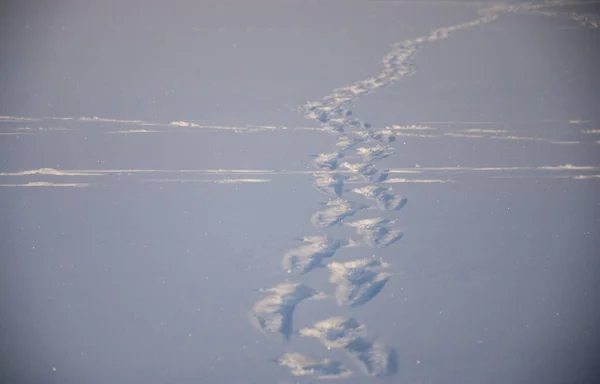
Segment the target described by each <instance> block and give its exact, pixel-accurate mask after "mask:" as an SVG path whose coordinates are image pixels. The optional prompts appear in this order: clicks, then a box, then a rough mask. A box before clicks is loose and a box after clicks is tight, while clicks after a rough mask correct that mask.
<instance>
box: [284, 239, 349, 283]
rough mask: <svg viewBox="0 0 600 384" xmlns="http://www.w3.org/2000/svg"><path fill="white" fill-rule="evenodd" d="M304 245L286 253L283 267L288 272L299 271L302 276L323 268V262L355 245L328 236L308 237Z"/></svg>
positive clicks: (345, 240)
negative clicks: (346, 247) (340, 249)
mask: <svg viewBox="0 0 600 384" xmlns="http://www.w3.org/2000/svg"><path fill="white" fill-rule="evenodd" d="M302 241H303V242H304V244H302V245H301V246H299V247H297V248H294V249H290V250H289V251H287V252H286V253H285V255H284V256H283V260H282V263H281V264H282V267H283V268H284V269H285V270H287V271H288V272H292V271H299V272H300V273H301V274H304V273H307V272H310V271H312V270H313V269H314V268H317V267H320V266H323V260H325V259H327V258H330V257H333V255H335V252H336V251H337V250H338V249H339V248H341V247H345V246H353V245H355V243H354V242H353V241H352V240H349V239H334V238H331V237H328V236H306V237H304V238H303V239H302Z"/></svg>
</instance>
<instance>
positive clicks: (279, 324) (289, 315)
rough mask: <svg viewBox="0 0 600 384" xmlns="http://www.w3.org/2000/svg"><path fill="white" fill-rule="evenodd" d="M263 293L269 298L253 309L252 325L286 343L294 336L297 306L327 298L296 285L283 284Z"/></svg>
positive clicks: (307, 287)
mask: <svg viewBox="0 0 600 384" xmlns="http://www.w3.org/2000/svg"><path fill="white" fill-rule="evenodd" d="M262 291H263V292H265V293H267V296H266V297H265V298H263V299H262V300H260V301H258V302H257V303H256V304H255V305H254V307H253V308H252V312H251V314H250V317H251V320H252V323H253V324H254V326H255V327H257V328H258V329H259V330H260V331H262V332H264V333H265V334H268V335H272V336H274V337H275V338H276V339H278V340H280V341H284V342H285V341H288V340H289V339H290V336H291V334H292V327H293V315H294V310H295V309H296V306H297V305H298V304H299V303H300V302H301V301H303V300H307V299H321V298H325V297H326V296H325V295H324V294H322V293H319V292H317V291H316V290H314V289H313V288H311V287H309V286H307V285H304V284H296V283H282V284H279V285H277V286H276V287H274V288H268V289H264V290H262Z"/></svg>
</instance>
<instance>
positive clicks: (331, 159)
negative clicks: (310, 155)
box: [313, 152, 344, 171]
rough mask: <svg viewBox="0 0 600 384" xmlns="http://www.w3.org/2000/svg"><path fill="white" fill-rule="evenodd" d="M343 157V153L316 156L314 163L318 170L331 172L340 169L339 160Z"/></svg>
mask: <svg viewBox="0 0 600 384" xmlns="http://www.w3.org/2000/svg"><path fill="white" fill-rule="evenodd" d="M343 156H344V155H343V154H342V153H341V152H334V153H321V154H318V155H314V157H315V160H314V161H313V162H314V164H315V166H316V167H317V168H319V169H323V170H328V171H331V170H334V169H336V168H337V167H338V163H339V160H340V159H341V158H342V157H343Z"/></svg>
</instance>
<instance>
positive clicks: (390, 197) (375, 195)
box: [352, 185, 408, 211]
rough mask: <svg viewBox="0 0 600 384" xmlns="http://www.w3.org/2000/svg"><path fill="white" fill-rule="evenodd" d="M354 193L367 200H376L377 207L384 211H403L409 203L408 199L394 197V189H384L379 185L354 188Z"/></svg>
mask: <svg viewBox="0 0 600 384" xmlns="http://www.w3.org/2000/svg"><path fill="white" fill-rule="evenodd" d="M352 192H354V193H357V194H359V195H363V196H364V197H366V198H367V199H371V200H375V202H376V203H377V207H378V208H379V209H381V210H384V211H392V210H398V209H402V208H403V207H404V206H405V205H406V203H407V202H408V200H407V199H406V197H403V196H397V195H394V194H393V193H392V188H384V187H380V186H377V185H367V186H365V187H362V188H354V189H353V190H352Z"/></svg>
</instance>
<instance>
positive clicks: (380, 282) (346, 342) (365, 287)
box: [250, 1, 576, 379]
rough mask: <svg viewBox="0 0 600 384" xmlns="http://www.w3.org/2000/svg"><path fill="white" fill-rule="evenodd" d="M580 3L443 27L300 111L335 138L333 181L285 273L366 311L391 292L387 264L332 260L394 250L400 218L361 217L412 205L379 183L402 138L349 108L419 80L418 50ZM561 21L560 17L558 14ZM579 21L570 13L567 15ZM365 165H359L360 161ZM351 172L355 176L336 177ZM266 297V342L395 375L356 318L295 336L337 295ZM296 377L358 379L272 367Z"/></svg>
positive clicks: (320, 368) (311, 368) (284, 286)
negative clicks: (319, 281) (298, 319)
mask: <svg viewBox="0 0 600 384" xmlns="http://www.w3.org/2000/svg"><path fill="white" fill-rule="evenodd" d="M573 4H576V3H573V2H571V3H567V2H556V1H554V2H551V3H542V4H540V3H536V4H533V3H522V4H516V5H506V4H496V5H492V6H490V7H488V8H485V9H481V10H479V11H478V15H479V17H478V18H477V19H475V20H473V21H470V22H466V23H462V24H458V25H454V26H450V27H444V28H438V29H436V30H434V31H432V32H431V33H430V34H429V35H428V36H422V37H418V38H416V39H413V40H405V41H402V42H399V43H395V44H393V45H392V49H391V51H390V52H389V53H388V54H387V55H385V57H384V58H383V67H384V69H383V71H382V72H381V73H380V74H378V75H377V76H375V77H371V78H368V79H366V80H362V81H358V82H356V83H354V84H351V85H348V86H345V87H342V88H338V89H335V90H334V91H333V93H332V94H331V95H328V96H326V97H324V98H323V99H322V100H321V101H316V102H309V103H306V104H305V105H303V106H301V107H300V108H299V111H300V112H301V113H303V114H304V116H305V117H306V118H307V119H311V120H316V121H318V122H319V123H320V124H321V126H322V127H323V128H324V129H325V130H327V131H329V132H331V133H332V134H336V135H337V136H338V137H337V142H336V144H335V148H334V150H333V151H332V152H331V153H324V154H319V155H315V156H314V160H313V162H314V165H315V167H316V168H317V169H318V170H326V171H334V172H333V173H331V172H329V173H315V174H314V182H313V186H314V188H316V189H317V190H318V191H320V192H322V193H323V194H325V195H327V196H328V197H329V199H328V200H327V201H325V202H322V203H321V207H320V208H319V209H318V210H317V211H316V212H315V213H314V214H313V215H312V216H311V218H310V220H311V223H312V225H313V227H314V228H315V229H316V230H319V231H320V234H316V235H311V236H305V237H303V238H302V240H301V244H300V245H298V246H297V247H295V248H293V249H290V250H289V251H287V252H286V253H285V254H284V255H283V259H282V268H283V269H284V270H287V271H288V272H289V273H290V274H292V275H296V276H299V275H303V274H307V273H310V272H311V271H313V270H314V269H315V268H319V267H326V268H327V269H328V272H329V274H330V277H329V282H330V283H331V284H332V285H333V286H334V293H333V297H334V298H335V302H336V303H337V305H338V306H348V307H351V308H354V307H359V306H362V305H365V304H367V303H368V302H369V301H371V300H373V299H374V298H375V297H376V296H377V295H378V294H379V293H380V292H381V291H382V290H383V288H384V286H385V285H386V283H387V281H388V280H389V278H390V277H391V276H393V275H394V274H393V273H390V272H388V271H387V269H388V267H389V265H388V263H386V262H385V261H383V260H381V259H379V258H375V257H372V258H363V259H358V260H353V261H348V262H336V261H333V260H332V259H333V257H334V256H335V254H336V253H337V252H339V251H340V250H342V249H344V248H346V247H371V248H384V247H388V246H390V245H392V244H394V243H396V242H397V241H398V240H400V239H401V238H402V235H403V233H402V231H401V230H399V229H395V228H394V224H395V221H396V220H390V219H385V218H382V217H377V215H376V214H375V215H374V216H375V217H371V218H367V219H361V220H356V219H353V216H354V215H355V214H356V213H358V212H359V211H374V212H380V211H398V210H400V209H402V208H403V207H404V206H405V205H406V203H407V199H406V198H405V197H403V196H401V195H398V194H397V193H396V192H394V191H393V190H392V189H391V188H386V187H383V186H381V185H380V184H379V183H381V182H382V181H385V180H386V179H387V178H388V170H385V169H379V168H377V167H376V166H375V164H374V162H376V161H378V160H381V159H383V158H385V157H388V156H390V155H392V154H393V152H394V149H393V147H392V146H391V144H392V143H393V142H394V140H395V135H394V131H393V130H390V129H382V130H373V129H371V125H370V124H369V123H367V122H363V121H361V120H360V119H358V118H357V117H355V116H353V115H352V111H351V110H350V108H349V105H350V104H351V103H352V102H355V101H356V100H357V99H358V97H360V96H363V95H367V94H369V93H372V92H374V91H375V90H377V89H378V88H381V87H383V86H386V85H389V84H392V83H394V82H395V81H397V80H399V79H401V78H402V77H405V76H410V75H412V74H413V73H414V72H415V67H414V65H413V64H412V62H411V60H412V58H413V57H414V55H415V53H416V52H417V51H418V50H419V48H420V47H421V45H422V44H423V43H425V42H431V41H435V40H439V39H444V38H447V37H448V36H449V35H450V34H451V33H452V32H455V31H459V30H462V29H466V28H470V27H473V26H476V25H480V24H484V23H489V22H491V21H493V20H495V19H496V18H497V17H498V15H499V13H500V12H522V11H535V12H537V13H540V11H539V10H540V9H542V8H544V7H549V6H564V5H573ZM552 14H554V13H552ZM569 15H570V16H572V14H569ZM357 159H358V161H357ZM340 169H344V170H347V171H350V174H351V176H346V175H343V174H341V173H336V172H335V171H336V170H340ZM350 178H352V179H353V181H357V180H358V181H362V182H363V183H364V185H363V186H361V187H358V188H354V189H349V190H348V189H345V187H344V185H345V184H344V183H345V182H346V181H348V180H349V179H350ZM347 194H350V196H356V197H361V198H362V200H364V201H367V202H370V203H372V204H371V205H368V204H365V203H361V202H358V201H354V200H351V197H346V196H347ZM339 225H343V226H347V227H350V228H353V229H354V230H355V231H356V235H357V236H356V238H355V239H351V238H343V239H339V238H334V237H331V236H330V235H328V234H327V229H328V228H330V227H333V226H339ZM261 291H262V292H263V293H264V294H265V296H264V297H263V298H262V299H261V300H259V301H258V302H257V303H256V304H255V305H254V307H253V308H252V311H251V314H250V317H251V321H252V322H253V323H254V325H255V326H256V327H257V328H258V329H259V330H260V331H262V332H263V333H264V334H265V335H267V336H269V337H271V338H274V339H277V340H280V341H283V342H287V341H289V340H290V338H291V337H292V335H296V334H297V335H299V336H300V337H308V338H313V339H316V340H317V341H318V342H320V343H321V344H322V345H323V346H324V347H325V348H327V349H328V350H329V349H340V350H343V351H344V352H345V353H346V354H347V355H348V357H349V358H350V360H352V361H353V362H354V365H356V367H358V368H359V369H360V370H361V371H362V372H363V373H364V374H366V375H369V376H388V375H392V374H394V373H395V372H396V370H397V361H396V360H397V357H396V352H395V350H394V348H392V347H390V346H386V345H384V344H382V343H380V342H378V341H374V339H373V337H372V336H370V335H369V333H368V332H367V328H366V326H365V325H364V324H361V323H359V322H358V321H357V320H356V319H354V318H352V317H349V318H345V317H332V318H328V319H323V320H322V321H318V322H317V323H315V324H314V325H313V326H312V327H308V328H302V329H300V330H299V331H297V332H294V329H293V315H294V310H295V309H296V306H297V305H298V304H300V303H301V302H302V301H308V300H319V299H328V298H330V297H331V295H328V294H325V293H322V292H317V291H316V290H314V289H313V288H311V287H309V286H307V285H305V284H301V283H297V282H289V281H288V282H283V283H281V284H279V285H277V286H276V287H273V288H269V289H263V290H261ZM273 361H274V362H275V363H277V364H279V365H280V366H283V367H287V368H289V369H290V373H291V374H292V375H295V376H309V377H313V378H323V379H325V378H345V377H349V376H351V375H352V374H353V371H352V370H351V369H350V368H348V367H345V366H343V364H342V363H341V362H339V361H332V360H329V359H323V360H317V359H315V358H313V357H310V356H305V355H302V354H300V353H286V354H284V355H282V356H281V357H279V358H277V359H274V360H273Z"/></svg>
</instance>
